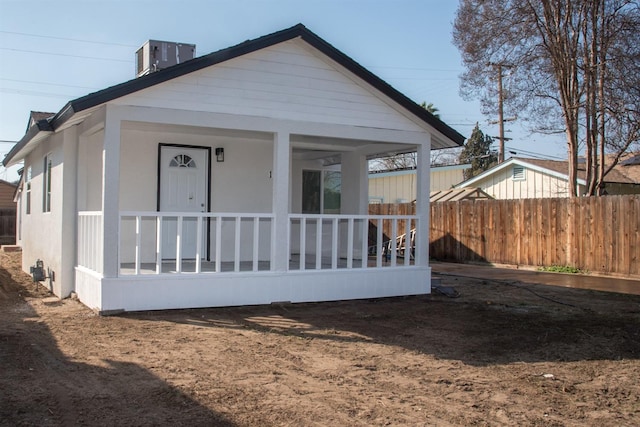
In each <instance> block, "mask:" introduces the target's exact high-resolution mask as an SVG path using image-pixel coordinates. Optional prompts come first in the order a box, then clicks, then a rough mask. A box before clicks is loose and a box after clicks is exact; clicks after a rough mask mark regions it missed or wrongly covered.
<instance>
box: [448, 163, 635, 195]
mask: <svg viewBox="0 0 640 427" xmlns="http://www.w3.org/2000/svg"><path fill="white" fill-rule="evenodd" d="M620 169H621V166H618V167H616V168H614V169H613V170H612V171H611V172H609V173H608V174H607V175H606V177H605V187H604V191H605V192H606V193H607V194H637V193H640V185H639V184H640V183H639V182H638V181H634V180H633V179H632V178H630V177H629V176H627V175H625V174H624V173H622V172H621V171H620ZM567 171H568V165H567V162H566V161H555V160H539V159H525V158H518V157H512V158H510V159H508V160H506V161H504V162H503V163H501V164H499V165H496V166H494V167H492V168H491V169H488V170H486V171H484V172H482V173H481V174H479V175H477V176H475V177H473V178H471V179H469V180H467V181H464V182H461V183H460V184H458V185H456V188H461V187H476V188H480V189H481V190H483V191H484V192H485V193H487V194H489V195H490V196H491V197H493V198H495V199H501V200H504V199H532V198H547V197H569V176H568V172H567ZM586 185H587V183H586V180H585V169H584V165H583V164H580V165H579V167H578V190H579V192H580V194H584V193H585V192H586Z"/></svg>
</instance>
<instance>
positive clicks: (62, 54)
mask: <svg viewBox="0 0 640 427" xmlns="http://www.w3.org/2000/svg"><path fill="white" fill-rule="evenodd" d="M0 50H9V51H13V52H24V53H37V54H39V55H53V56H66V57H70V58H82V59H95V60H98V61H114V62H126V63H132V62H133V60H124V59H116V58H100V57H97V56H82V55H70V54H67V53H51V52H40V51H37V50H25V49H13V48H10V47H0Z"/></svg>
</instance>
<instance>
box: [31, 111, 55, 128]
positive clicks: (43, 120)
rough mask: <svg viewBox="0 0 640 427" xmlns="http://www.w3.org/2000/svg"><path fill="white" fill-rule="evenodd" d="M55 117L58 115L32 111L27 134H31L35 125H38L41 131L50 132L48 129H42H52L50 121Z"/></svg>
mask: <svg viewBox="0 0 640 427" xmlns="http://www.w3.org/2000/svg"><path fill="white" fill-rule="evenodd" d="M55 115H56V113H45V112H43V111H32V112H31V113H30V114H29V123H28V124H27V130H26V132H29V129H30V128H31V126H33V125H38V128H40V129H41V130H48V129H42V128H48V127H50V126H49V122H48V119H50V118H52V117H53V116H55Z"/></svg>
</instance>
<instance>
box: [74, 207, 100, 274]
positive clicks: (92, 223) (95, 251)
mask: <svg viewBox="0 0 640 427" xmlns="http://www.w3.org/2000/svg"><path fill="white" fill-rule="evenodd" d="M103 247H104V246H103V244H102V212H79V213H78V262H77V265H78V267H83V268H86V269H89V270H93V271H95V272H97V273H102V253H103Z"/></svg>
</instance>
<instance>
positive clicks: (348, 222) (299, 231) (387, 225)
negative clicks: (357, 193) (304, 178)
mask: <svg viewBox="0 0 640 427" xmlns="http://www.w3.org/2000/svg"><path fill="white" fill-rule="evenodd" d="M417 223H418V217H417V216H415V215H394V216H389V215H303V214H291V215H289V235H290V237H291V241H290V253H289V255H290V259H292V260H295V257H296V256H298V257H299V258H298V262H297V263H296V262H293V263H292V264H291V265H290V269H293V270H321V269H333V270H335V269H338V268H347V269H352V268H381V267H399V266H409V265H411V261H412V257H411V256H403V255H404V252H402V253H400V252H398V251H388V247H389V245H388V244H387V242H389V241H391V242H395V241H396V240H397V239H398V236H400V235H403V234H408V233H410V232H411V229H413V228H416V227H417ZM384 229H388V230H390V235H389V236H385V235H384V234H383V230H384ZM385 237H386V238H385ZM370 256H371V257H372V258H373V259H370ZM399 256H402V258H403V259H402V260H399V259H398V257H399Z"/></svg>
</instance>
